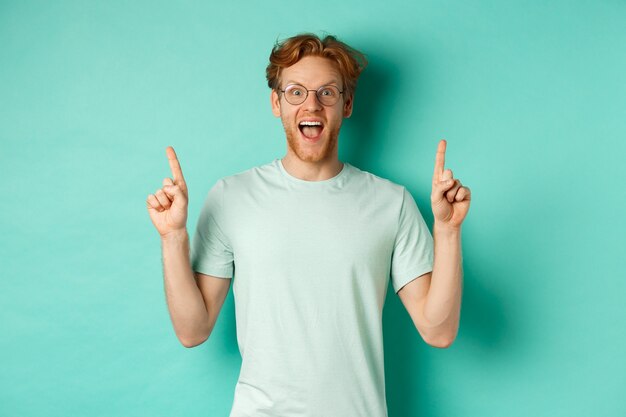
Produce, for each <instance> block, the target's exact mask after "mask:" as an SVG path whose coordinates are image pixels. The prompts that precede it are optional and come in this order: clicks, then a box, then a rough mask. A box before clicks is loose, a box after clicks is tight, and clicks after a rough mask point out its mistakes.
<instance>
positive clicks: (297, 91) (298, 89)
mask: <svg viewBox="0 0 626 417" xmlns="http://www.w3.org/2000/svg"><path fill="white" fill-rule="evenodd" d="M285 93H287V94H288V95H290V96H292V97H301V96H303V95H304V94H305V90H304V87H302V86H299V85H290V86H288V87H287V88H286V89H285Z"/></svg>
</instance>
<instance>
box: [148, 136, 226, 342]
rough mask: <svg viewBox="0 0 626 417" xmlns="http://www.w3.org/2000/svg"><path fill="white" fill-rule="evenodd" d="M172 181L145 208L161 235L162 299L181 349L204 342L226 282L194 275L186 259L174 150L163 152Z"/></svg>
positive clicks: (182, 188)
mask: <svg viewBox="0 0 626 417" xmlns="http://www.w3.org/2000/svg"><path fill="white" fill-rule="evenodd" d="M166 153H167V157H168V159H169V163H170V168H171V170H172V174H173V176H174V179H173V180H172V179H171V178H165V179H164V180H163V188H161V189H159V190H157V191H156V192H155V193H154V194H150V195H149V196H148V199H147V205H148V206H147V208H148V213H149V215H150V219H151V220H152V223H153V224H154V226H155V227H156V229H157V231H158V232H159V234H160V236H161V247H162V250H163V276H164V287H165V297H166V301H167V306H168V310H169V313H170V318H171V320H172V324H173V325H174V331H175V332H176V336H177V337H178V340H180V342H181V343H182V344H183V345H184V346H185V347H194V346H197V345H199V344H201V343H203V342H204V341H205V340H207V339H208V337H209V335H210V334H211V331H212V330H213V327H214V326H215V322H216V320H217V317H218V315H219V312H220V310H221V308H222V305H223V304H224V300H225V298H226V295H227V294H228V289H229V288H230V279H224V278H216V277H212V276H210V275H204V274H200V273H195V274H194V272H193V271H192V269H191V264H190V260H189V236H188V234H187V227H186V223H187V202H188V191H187V185H186V183H185V179H184V177H183V173H182V170H181V168H180V164H179V162H178V158H177V157H176V153H175V152H174V149H173V148H171V147H168V148H167V150H166Z"/></svg>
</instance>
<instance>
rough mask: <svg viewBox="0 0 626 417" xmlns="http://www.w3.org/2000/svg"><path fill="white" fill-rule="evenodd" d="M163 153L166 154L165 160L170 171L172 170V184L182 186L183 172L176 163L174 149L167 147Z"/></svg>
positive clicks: (183, 182) (183, 181)
mask: <svg viewBox="0 0 626 417" xmlns="http://www.w3.org/2000/svg"><path fill="white" fill-rule="evenodd" d="M165 153H166V154H167V159H168V160H169V162H170V169H171V170H172V175H173V176H174V183H175V184H179V185H183V186H184V184H185V177H183V171H182V169H181V168H180V163H179V162H178V158H177V157H176V152H175V151H174V148H172V147H171V146H168V147H167V149H166V150H165Z"/></svg>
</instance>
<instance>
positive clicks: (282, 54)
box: [265, 33, 367, 97]
mask: <svg viewBox="0 0 626 417" xmlns="http://www.w3.org/2000/svg"><path fill="white" fill-rule="evenodd" d="M305 56H319V57H322V58H327V59H330V60H331V61H333V62H334V63H335V64H336V65H337V69H338V70H339V73H340V74H341V77H342V78H343V85H344V91H345V92H346V97H350V96H352V95H353V94H354V91H355V90H356V82H357V79H358V78H359V75H360V74H361V72H362V71H363V70H364V69H365V67H366V66H367V59H366V58H365V55H363V54H362V53H361V52H359V51H357V50H356V49H354V48H351V47H350V46H348V45H346V44H345V43H343V42H341V41H339V40H338V39H337V38H336V37H334V36H332V35H327V36H326V37H324V39H320V38H319V37H318V36H317V35H314V34H312V33H302V34H300V35H296V36H293V37H291V38H287V39H285V40H283V41H282V42H277V43H276V44H275V45H274V48H272V53H271V54H270V63H269V65H268V66H267V68H266V70H265V75H266V77H267V85H268V86H269V87H270V88H271V89H272V90H275V91H276V92H279V90H280V86H279V84H280V74H281V70H282V69H284V68H287V67H290V66H291V65H293V64H295V63H296V62H298V61H299V60H300V59H302V58H304V57H305Z"/></svg>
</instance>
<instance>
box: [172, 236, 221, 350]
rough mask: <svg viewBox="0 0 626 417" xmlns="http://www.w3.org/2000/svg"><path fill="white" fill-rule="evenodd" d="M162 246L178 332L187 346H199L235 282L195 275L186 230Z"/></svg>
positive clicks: (173, 320)
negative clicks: (231, 283)
mask: <svg viewBox="0 0 626 417" xmlns="http://www.w3.org/2000/svg"><path fill="white" fill-rule="evenodd" d="M161 247H162V249H163V276H164V287H165V298H166V301H167V307H168V309H169V313H170V318H171V320H172V324H173V325H174V331H175V332H176V336H177V337H178V340H180V342H181V343H182V344H183V346H185V347H194V346H198V345H200V344H202V343H203V342H204V341H205V340H207V339H208V338H209V335H210V334H211V332H212V331H213V327H214V326H215V322H216V321H217V317H218V316H219V313H220V310H221V309H222V306H223V305H224V300H225V299H226V296H227V295H228V290H229V288H230V282H231V280H230V279H226V278H217V277H213V276H210V275H205V274H201V273H195V274H194V272H193V271H192V269H191V266H190V262H189V236H188V234H187V231H186V230H182V231H177V232H172V233H170V234H168V235H167V236H164V237H162V238H161Z"/></svg>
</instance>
